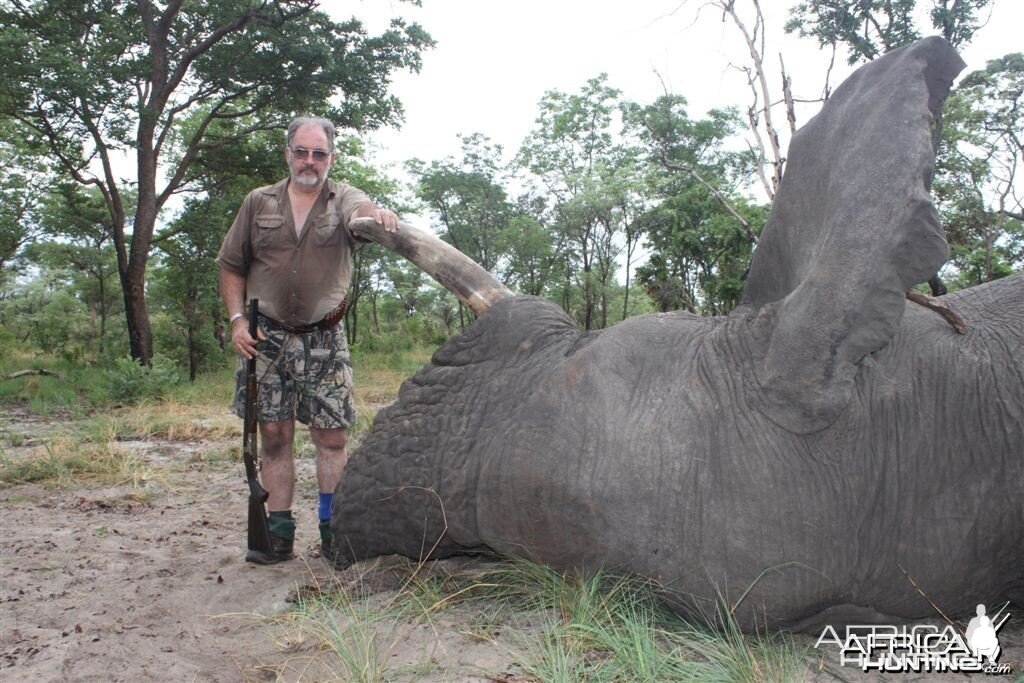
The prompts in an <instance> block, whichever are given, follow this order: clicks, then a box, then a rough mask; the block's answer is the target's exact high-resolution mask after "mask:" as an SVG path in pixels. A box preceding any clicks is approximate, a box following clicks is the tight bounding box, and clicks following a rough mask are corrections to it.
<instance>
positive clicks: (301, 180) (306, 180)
mask: <svg viewBox="0 0 1024 683" xmlns="http://www.w3.org/2000/svg"><path fill="white" fill-rule="evenodd" d="M291 176H292V182H293V183H295V184H296V185H302V186H304V187H316V186H317V185H319V184H320V183H322V182H323V181H324V180H326V179H327V174H326V173H324V175H322V176H320V175H318V176H316V177H315V179H314V178H311V177H310V176H309V175H306V174H299V173H295V172H293V173H292V174H291Z"/></svg>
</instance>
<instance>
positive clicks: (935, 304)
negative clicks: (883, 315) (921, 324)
mask: <svg viewBox="0 0 1024 683" xmlns="http://www.w3.org/2000/svg"><path fill="white" fill-rule="evenodd" d="M907 299H909V300H910V301H913V302H914V303H915V304H919V305H921V306H924V307H925V308H927V309H928V310H930V311H935V312H936V313H938V314H939V315H941V316H942V317H943V318H945V320H946V322H948V323H949V324H950V325H952V326H953V329H954V330H956V331H957V334H966V333H967V323H965V322H964V319H963V318H961V317H960V314H959V313H957V312H956V311H954V310H953V309H952V308H950V307H949V306H948V305H946V303H945V302H944V301H941V300H939V299H936V298H935V297H932V296H928V295H927V294H922V293H921V292H915V291H913V290H911V291H909V292H907Z"/></svg>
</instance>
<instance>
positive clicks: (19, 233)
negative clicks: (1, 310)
mask: <svg viewBox="0 0 1024 683" xmlns="http://www.w3.org/2000/svg"><path fill="white" fill-rule="evenodd" d="M50 182H51V178H50V176H49V173H47V170H46V168H45V165H44V164H43V163H41V162H40V160H39V156H38V154H36V153H35V151H34V150H31V149H28V148H27V146H26V144H25V140H24V136H23V135H22V132H21V131H20V130H18V127H17V126H15V125H13V122H11V121H2V120H0V286H4V285H6V284H7V280H8V278H9V276H10V275H11V274H12V273H13V272H15V271H16V270H17V265H18V264H17V261H18V257H19V255H20V254H21V251H22V249H23V247H25V245H27V244H30V243H31V242H33V241H34V240H35V239H37V238H38V237H39V236H41V235H42V234H43V233H44V229H43V224H42V222H41V220H40V215H39V214H40V212H41V211H42V207H43V201H44V199H45V192H46V190H47V188H48V187H49V185H50Z"/></svg>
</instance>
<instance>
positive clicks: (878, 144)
mask: <svg viewBox="0 0 1024 683" xmlns="http://www.w3.org/2000/svg"><path fill="white" fill-rule="evenodd" d="M964 66H965V64H964V62H963V60H961V59H960V56H959V55H958V54H957V53H956V51H955V50H954V49H953V48H952V47H951V46H950V45H949V43H948V42H946V41H945V40H943V39H942V38H938V37H933V38H925V39H923V40H919V41H917V42H915V43H913V44H911V45H908V46H906V47H903V48H900V49H898V50H895V51H893V52H890V53H888V54H886V55H885V56H883V57H881V58H879V59H876V60H875V61H873V62H871V63H870V64H867V65H865V66H863V67H861V68H860V69H858V70H857V71H856V72H854V73H853V74H852V75H851V76H850V77H849V78H848V79H847V80H846V81H845V82H844V83H843V84H842V85H841V86H840V87H839V88H838V89H836V91H835V93H834V94H833V95H832V97H831V98H829V100H828V101H827V102H826V103H825V105H824V107H822V109H821V111H820V112H819V113H818V114H817V115H816V116H815V117H814V118H813V119H811V120H810V121H808V123H807V124H806V125H805V126H804V127H803V128H802V129H800V131H798V132H797V133H796V135H794V137H793V141H792V143H791V144H790V148H789V160H788V162H787V167H786V173H785V177H784V178H783V181H782V185H781V187H780V188H779V191H778V193H777V194H776V197H775V202H774V204H773V206H772V214H771V217H770V218H769V220H768V222H767V224H766V225H765V228H764V230H763V232H762V235H761V240H760V244H758V247H757V249H756V251H755V252H754V257H753V260H752V262H751V266H750V273H749V277H748V281H747V285H746V288H745V290H744V293H743V299H742V301H741V304H743V305H745V306H749V307H750V308H752V309H753V311H754V312H756V314H757V315H756V316H754V317H753V328H754V339H755V342H756V350H755V351H754V353H753V367H752V371H751V372H750V373H748V376H747V388H748V391H747V394H748V400H749V401H750V402H751V403H752V404H753V405H754V407H756V408H757V409H758V410H760V411H761V412H762V413H764V414H765V415H767V416H768V417H769V418H770V419H772V421H774V422H775V423H776V424H778V425H780V426H782V427H784V428H785V429H788V430H790V431H793V432H797V433H810V432H814V431H818V430H821V429H824V428H825V427H827V426H828V425H829V424H831V423H832V422H833V421H834V420H835V419H836V418H837V417H838V416H839V414H840V413H841V412H842V411H843V409H844V408H845V407H846V405H847V403H848V402H849V400H850V396H851V395H852V391H853V384H854V380H855V377H856V373H857V365H858V363H859V362H860V361H861V360H862V359H863V358H864V357H865V356H866V355H868V354H870V353H873V352H874V351H877V350H879V349H881V348H882V347H884V346H885V345H886V344H888V343H889V341H890V340H891V339H892V337H893V335H894V334H895V333H896V330H897V328H898V327H899V324H900V321H901V319H902V317H903V312H904V307H905V301H904V297H905V293H906V291H907V290H908V289H910V288H912V287H913V286H914V285H915V284H917V283H920V282H924V281H925V280H927V279H928V278H929V277H931V276H932V275H934V274H935V273H936V272H938V270H939V268H940V267H941V266H942V264H943V263H944V262H945V260H946V258H947V256H948V253H949V250H948V247H947V245H946V241H945V239H944V237H943V231H942V226H941V224H940V222H939V218H938V214H937V213H936V211H935V207H934V206H933V205H932V202H931V199H930V196H929V189H930V184H931V176H932V170H933V166H934V159H935V153H934V150H933V148H932V136H931V125H932V122H933V121H934V120H935V118H936V117H937V116H938V115H939V109H940V107H941V104H942V101H943V100H944V99H945V97H946V95H947V94H948V93H949V89H950V87H951V86H952V83H953V79H954V78H955V77H956V75H957V74H958V73H959V72H960V70H961V69H962V68H963V67H964ZM750 308H746V309H740V310H747V311H748V312H749V311H750Z"/></svg>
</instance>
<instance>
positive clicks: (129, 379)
mask: <svg viewBox="0 0 1024 683" xmlns="http://www.w3.org/2000/svg"><path fill="white" fill-rule="evenodd" d="M183 380H184V378H183V377H182V376H181V374H180V373H179V372H178V368H177V366H176V365H175V364H174V361H173V360H171V359H170V358H168V357H167V356H164V355H162V354H159V353H157V354H154V355H153V360H152V365H151V366H150V367H146V366H145V365H139V363H137V362H136V361H134V360H132V358H131V357H130V356H126V357H124V358H118V359H117V360H116V361H114V367H112V368H110V369H109V370H107V377H106V385H107V387H106V388H107V394H108V397H109V398H110V399H111V400H112V401H116V402H118V403H137V402H138V401H142V400H146V399H156V398H160V397H162V396H164V395H165V394H166V393H167V392H168V391H169V390H170V389H171V387H174V386H176V385H178V384H181V383H182V381H183Z"/></svg>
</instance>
